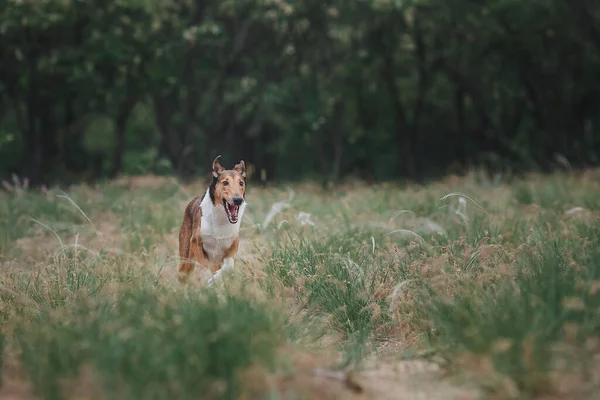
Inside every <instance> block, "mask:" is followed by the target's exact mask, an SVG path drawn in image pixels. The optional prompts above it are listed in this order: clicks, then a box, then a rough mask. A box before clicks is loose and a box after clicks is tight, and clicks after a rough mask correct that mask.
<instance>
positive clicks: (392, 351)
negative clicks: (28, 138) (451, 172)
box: [0, 171, 600, 399]
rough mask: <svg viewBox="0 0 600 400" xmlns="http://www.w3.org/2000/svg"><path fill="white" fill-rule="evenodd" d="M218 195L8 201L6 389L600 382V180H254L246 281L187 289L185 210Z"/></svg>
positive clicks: (153, 390)
mask: <svg viewBox="0 0 600 400" xmlns="http://www.w3.org/2000/svg"><path fill="white" fill-rule="evenodd" d="M203 190H204V188H203V186H202V185H201V184H193V185H186V186H183V185H180V184H179V183H178V182H176V181H175V180H173V179H164V178H158V177H139V178H126V179H120V180H119V181H113V182H110V183H106V184H102V185H99V186H97V187H87V186H78V187H72V188H70V189H69V190H68V191H66V193H65V192H60V191H58V190H51V191H49V192H48V193H35V192H29V191H18V192H12V193H3V194H0V197H1V199H0V204H1V205H0V263H1V265H0V268H1V271H2V272H1V275H0V285H1V286H0V298H1V299H2V303H1V305H0V317H1V318H2V321H3V324H2V331H1V333H2V336H1V338H2V341H1V343H2V348H3V350H2V354H3V357H2V377H3V381H2V384H3V385H2V388H1V389H0V398H2V399H11V398H14V399H25V398H34V396H35V397H37V398H47V399H59V398H66V399H75V398H99V399H101V398H112V397H113V396H118V397H119V398H131V399H137V398H144V399H154V398H155V399H163V398H169V399H170V398H177V399H187V398H190V399H192V398H194V399H196V398H247V399H255V398H286V399H287V398H315V399H319V398H322V399H331V398H344V399H351V398H356V399H363V398H364V399H367V398H369V399H371V398H377V399H388V398H389V399H392V398H394V399H398V398H406V399H418V398H423V399H438V398H439V399H450V398H451V399H467V398H469V399H471V398H473V399H474V398H479V397H478V396H480V395H481V394H485V396H486V397H489V398H511V397H512V398H548V399H549V398H582V399H584V398H591V396H592V395H593V393H594V391H595V390H598V386H597V385H598V384H599V383H600V377H599V376H598V374H597V371H598V368H597V367H598V366H599V358H598V354H600V341H599V340H598V339H597V338H598V334H599V333H600V283H599V282H600V250H599V246H598V245H599V243H598V241H599V239H600V227H599V225H598V222H599V220H600V218H599V217H600V214H599V212H600V200H599V199H600V178H599V174H598V173H597V172H596V171H587V172H586V173H584V174H580V175H577V176H576V175H556V176H552V177H540V176H530V177H527V179H524V180H522V181H519V182H513V183H511V184H510V185H509V184H506V185H491V184H486V183H485V182H476V181H475V180H473V179H470V178H457V177H452V178H448V179H446V180H444V181H442V182H439V183H435V184H431V185H428V186H426V187H421V186H411V187H407V188H402V189H401V188H399V187H398V186H396V185H394V184H381V185H375V186H365V185H362V184H359V183H353V184H347V185H344V186H341V187H338V188H336V189H332V190H329V191H327V192H323V191H322V190H321V189H320V188H319V187H318V186H316V185H311V184H302V185H293V186H292V187H290V188H285V187H272V188H260V189H259V188H252V187H251V188H250V191H249V195H248V201H249V205H248V208H247V214H246V215H245V216H244V220H243V221H242V229H243V230H242V238H243V239H242V242H241V247H240V255H239V257H238V260H237V262H236V274H235V275H234V276H232V277H230V279H228V280H227V281H226V282H225V284H224V285H221V286H219V287H216V288H214V289H212V288H207V287H204V285H203V282H202V280H201V279H200V275H199V274H195V279H192V280H191V282H190V285H188V286H187V287H180V286H179V285H178V284H177V282H176V279H175V276H176V273H175V272H176V268H177V261H178V260H177V230H178V228H179V224H180V222H181V213H182V210H183V208H184V207H185V204H186V202H187V201H188V200H189V199H190V198H191V197H193V196H194V195H196V194H198V193H201V192H203ZM577 207H580V208H577Z"/></svg>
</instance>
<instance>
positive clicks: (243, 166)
mask: <svg viewBox="0 0 600 400" xmlns="http://www.w3.org/2000/svg"><path fill="white" fill-rule="evenodd" d="M233 170H234V171H237V172H239V173H240V174H242V177H244V178H245V177H246V163H245V162H244V160H241V161H240V163H239V164H237V165H236V166H235V167H233Z"/></svg>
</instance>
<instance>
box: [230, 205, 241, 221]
mask: <svg viewBox="0 0 600 400" xmlns="http://www.w3.org/2000/svg"><path fill="white" fill-rule="evenodd" d="M238 209H239V207H238V206H236V205H233V206H231V205H230V206H229V214H231V217H232V218H233V219H236V218H237V217H238Z"/></svg>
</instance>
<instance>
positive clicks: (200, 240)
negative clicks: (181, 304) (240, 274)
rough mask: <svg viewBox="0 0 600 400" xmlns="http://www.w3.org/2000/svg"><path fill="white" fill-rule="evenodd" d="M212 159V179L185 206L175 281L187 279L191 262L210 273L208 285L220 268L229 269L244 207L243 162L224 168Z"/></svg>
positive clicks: (182, 281) (234, 251) (215, 277)
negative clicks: (206, 186)
mask: <svg viewBox="0 0 600 400" xmlns="http://www.w3.org/2000/svg"><path fill="white" fill-rule="evenodd" d="M220 157H221V156H218V157H217V158H215V160H214V161H213V166H212V174H213V179H212V182H211V184H210V186H209V187H208V189H207V190H206V192H205V193H204V195H202V196H198V197H195V198H194V199H193V200H192V201H190V202H189V204H188V205H187V207H186V208H185V213H184V215H183V222H182V224H181V228H180V229H179V258H180V262H179V281H180V282H181V283H184V282H187V278H188V276H189V274H190V272H192V270H193V269H194V266H195V264H198V265H200V267H202V268H204V269H205V270H207V271H210V272H211V274H214V275H213V276H212V277H211V278H209V279H208V282H207V283H208V284H209V285H212V284H213V283H214V282H215V281H216V280H217V279H222V273H223V271H228V270H233V268H234V261H233V258H234V257H235V255H236V253H237V250H238V246H239V240H240V239H239V232H240V222H241V220H242V216H243V215H244V210H245V208H246V165H245V163H244V161H243V160H242V161H240V163H239V164H237V165H236V166H235V167H233V169H230V170H226V169H224V168H223V167H221V165H220V164H219V158H220Z"/></svg>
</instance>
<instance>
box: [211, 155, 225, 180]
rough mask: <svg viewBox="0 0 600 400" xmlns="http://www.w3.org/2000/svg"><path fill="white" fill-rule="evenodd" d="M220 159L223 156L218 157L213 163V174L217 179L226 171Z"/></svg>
mask: <svg viewBox="0 0 600 400" xmlns="http://www.w3.org/2000/svg"><path fill="white" fill-rule="evenodd" d="M219 158H221V156H217V158H215V161H213V167H212V174H213V176H214V177H215V178H216V177H218V176H219V174H220V173H221V172H223V171H225V168H223V167H221V164H219Z"/></svg>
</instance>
